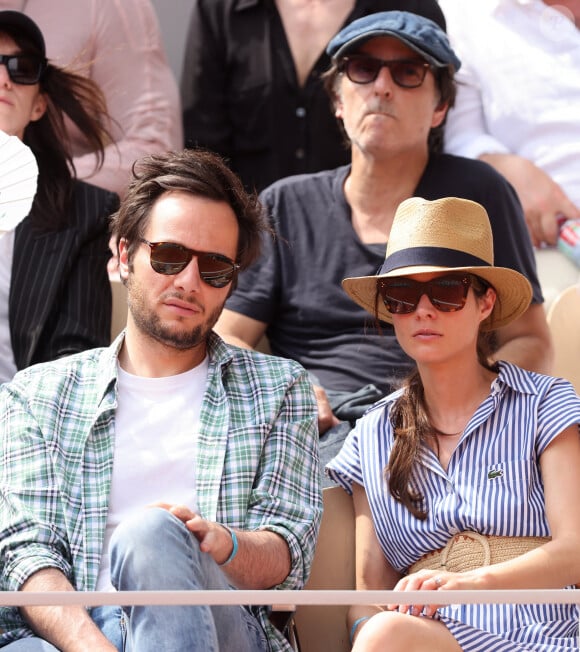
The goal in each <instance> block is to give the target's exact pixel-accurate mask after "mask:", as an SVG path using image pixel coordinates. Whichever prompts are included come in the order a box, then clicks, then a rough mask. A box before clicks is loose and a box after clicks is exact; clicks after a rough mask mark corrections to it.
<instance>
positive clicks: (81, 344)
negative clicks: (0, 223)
mask: <svg viewBox="0 0 580 652" xmlns="http://www.w3.org/2000/svg"><path fill="white" fill-rule="evenodd" d="M117 205H118V197H117V195H115V194H114V193H111V192H109V191H107V190H103V189H101V188H97V187H96V186H92V185H90V184H87V183H84V182H82V181H77V182H75V190H74V194H73V199H72V202H71V209H70V214H69V216H68V227H67V228H65V229H60V230H58V231H40V230H37V229H34V228H33V227H32V224H31V219H30V217H27V218H26V219H24V221H23V222H21V223H20V225H19V226H18V227H17V228H16V232H15V237H14V257H13V261H12V278H11V282H10V298H9V321H10V335H11V340H12V350H13V352H14V359H15V361H16V366H17V367H18V369H23V368H25V367H28V366H30V365H31V364H35V363H37V362H45V361H48V360H54V359H55V358H60V357H62V356H64V355H68V354H69V353H76V352H78V351H82V350H84V349H89V348H93V347H96V346H104V345H106V344H108V343H109V342H110V329H111V290H110V285H109V280H108V276H107V270H106V263H107V259H108V257H109V253H108V239H109V235H108V217H109V215H110V214H111V213H112V212H113V211H114V210H116V208H117Z"/></svg>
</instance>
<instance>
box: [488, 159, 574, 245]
mask: <svg viewBox="0 0 580 652" xmlns="http://www.w3.org/2000/svg"><path fill="white" fill-rule="evenodd" d="M479 158H480V159H481V160H482V161H485V162H486V163H489V165H491V166H492V167H494V168H495V169H496V170H497V171H498V172H499V173H500V174H502V175H503V176H504V177H505V178H506V179H507V180H508V181H509V182H510V183H511V184H512V186H513V187H514V188H515V190H516V192H517V194H518V197H519V199H520V202H521V203H522V207H523V209H524V215H525V218H526V224H527V225H528V230H529V232H530V236H531V238H532V242H533V243H534V245H536V246H538V245H540V244H542V243H544V242H545V243H547V244H551V245H554V244H556V241H557V238H558V218H560V217H565V218H568V219H576V218H580V207H578V206H575V205H574V204H573V203H572V201H571V200H570V199H569V198H568V196H567V195H566V193H565V192H564V191H563V190H562V188H561V187H560V186H559V185H558V184H557V183H556V182H555V181H554V180H553V179H552V177H550V176H549V175H548V174H547V173H546V172H544V171H543V170H542V169H540V168H539V167H537V166H536V165H534V163H532V161H529V160H528V159H526V158H523V157H521V156H517V155H516V154H507V153H484V154H481V155H480V156H479Z"/></svg>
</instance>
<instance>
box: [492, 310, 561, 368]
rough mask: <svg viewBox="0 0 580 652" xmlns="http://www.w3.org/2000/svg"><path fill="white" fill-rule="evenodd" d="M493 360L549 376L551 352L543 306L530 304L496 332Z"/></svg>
mask: <svg viewBox="0 0 580 652" xmlns="http://www.w3.org/2000/svg"><path fill="white" fill-rule="evenodd" d="M496 334H497V350H496V351H495V352H494V354H493V358H494V359H495V360H506V361H508V362H512V363H514V364H517V365H518V366H520V367H523V368H524V369H528V370H530V371H535V372H538V373H545V374H550V373H551V372H552V365H553V362H554V349H553V346H552V338H551V336H550V331H549V328H548V324H547V322H546V314H545V310H544V306H543V305H541V304H533V305H531V306H530V308H528V310H527V311H526V312H525V313H524V314H523V315H522V316H521V317H519V318H518V319H516V320H515V321H514V322H512V323H511V324H509V325H508V326H505V327H504V328H500V329H499V330H498V331H497V332H496Z"/></svg>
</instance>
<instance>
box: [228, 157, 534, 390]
mask: <svg viewBox="0 0 580 652" xmlns="http://www.w3.org/2000/svg"><path fill="white" fill-rule="evenodd" d="M349 170H350V168H349V166H345V167H341V168H338V169H335V170H329V171H325V172H320V173H317V174H312V175H301V176H296V177H290V178H287V179H282V180H280V181H278V182H276V183H275V184H273V185H272V186H270V187H269V188H267V189H266V190H265V191H264V192H263V193H262V196H261V198H262V201H263V202H264V204H265V207H266V209H267V211H268V213H269V214H270V215H271V216H272V220H273V225H274V228H275V230H276V233H277V234H278V237H277V239H276V241H274V242H273V241H272V240H270V239H268V241H267V242H266V243H265V250H264V254H263V256H262V257H261V259H260V260H259V261H258V262H257V263H256V264H255V265H254V266H253V267H251V268H250V269H248V270H246V271H244V272H243V273H242V274H240V278H239V283H238V288H237V290H236V291H235V293H234V294H233V295H232V296H231V297H230V299H229V300H228V302H227V304H226V307H227V308H229V309H230V310H233V311H235V312H239V313H241V314H244V315H246V316H248V317H251V318H253V319H257V320H259V321H262V322H265V323H267V324H268V329H267V335H268V338H269V340H270V345H271V348H272V352H273V353H274V354H276V355H280V356H283V357H287V358H292V359H294V360H297V361H298V362H300V363H301V364H302V365H303V366H304V367H305V368H306V369H308V370H309V371H311V372H312V373H314V374H315V375H316V376H317V377H318V379H319V380H320V382H321V384H322V386H323V387H325V388H326V389H327V390H336V391H345V392H355V391H357V390H358V389H360V388H361V387H363V386H364V385H367V384H375V385H377V386H378V387H379V388H380V389H381V390H382V391H384V392H385V393H386V392H388V391H390V390H391V389H392V388H393V387H394V386H395V385H396V384H397V383H398V382H399V381H400V379H402V378H403V377H405V376H406V375H407V373H408V372H409V370H410V369H411V368H412V364H413V363H412V361H411V360H410V358H408V357H407V356H406V354H405V353H404V352H403V351H402V349H401V348H400V346H399V344H398V342H397V341H396V339H395V335H394V331H393V328H392V326H390V325H389V324H383V325H381V328H380V330H379V329H377V328H376V326H375V324H374V319H373V317H372V316H371V315H370V314H369V313H367V312H366V311H365V310H363V309H362V308H360V307H359V306H358V305H356V304H355V303H354V302H353V301H352V300H351V299H350V298H349V297H348V296H347V294H346V293H345V292H344V290H343V289H342V286H341V281H342V279H343V278H345V277H346V276H365V275H371V274H375V273H376V272H377V270H378V269H379V267H380V266H381V264H382V262H383V260H384V257H385V248H386V243H380V244H376V245H367V244H363V243H362V242H361V241H360V240H359V238H358V236H357V234H356V233H355V231H354V229H353V227H352V224H351V211H350V206H349V205H348V204H347V202H346V199H345V196H344V192H343V185H344V181H345V179H346V177H347V175H348V173H349ZM415 195H416V196H418V197H424V198H425V199H431V200H432V199H438V198H441V197H449V196H453V197H462V198H465V199H471V200H473V201H477V202H479V203H480V204H482V205H483V206H484V207H485V208H486V210H487V212H488V214H489V217H490V221H491V225H492V230H493V236H494V248H495V263H496V265H498V266H502V267H511V268H513V269H516V270H518V271H520V272H521V273H523V274H524V275H525V276H526V277H527V278H528V279H529V280H530V282H531V283H532V286H533V289H534V301H535V302H541V301H542V300H543V298H542V294H541V290H540V286H539V283H538V279H537V275H536V267H535V260H534V254H533V249H532V245H531V242H530V238H529V235H528V231H527V228H526V225H525V222H524V217H523V213H522V209H521V206H520V204H519V201H518V199H517V197H516V194H515V192H514V190H513V188H512V187H511V186H510V185H509V184H508V183H507V182H506V181H505V180H504V178H503V177H501V176H500V175H499V174H497V173H496V172H495V171H494V170H493V169H492V168H491V167H490V166H488V165H487V164H485V163H482V162H480V161H473V160H470V159H464V158H460V157H456V156H450V155H440V156H433V157H432V158H431V160H430V161H429V163H428V165H427V168H426V169H425V172H424V174H423V177H422V179H421V181H420V182H419V185H418V187H417V189H416V192H415Z"/></svg>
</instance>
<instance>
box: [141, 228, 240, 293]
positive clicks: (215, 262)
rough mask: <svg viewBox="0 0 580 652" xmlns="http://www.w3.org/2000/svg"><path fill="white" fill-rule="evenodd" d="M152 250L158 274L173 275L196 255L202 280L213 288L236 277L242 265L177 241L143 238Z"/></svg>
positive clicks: (152, 260) (152, 264) (153, 264)
mask: <svg viewBox="0 0 580 652" xmlns="http://www.w3.org/2000/svg"><path fill="white" fill-rule="evenodd" d="M141 242H142V243H143V244H146V245H147V246H148V247H149V248H150V250H151V254H150V259H149V262H150V263H151V267H152V268H153V269H154V270H155V271H156V272H157V273H158V274H165V275H166V276H173V275H174V274H179V272H182V271H183V270H184V269H185V268H186V267H187V266H188V265H189V263H190V262H191V259H192V258H193V257H194V256H195V257H196V258H197V266H198V268H199V275H200V276H201V280H202V281H204V283H207V284H208V285H211V287H212V288H223V287H225V286H226V285H227V284H228V283H231V281H232V280H233V279H234V278H235V276H236V274H237V271H238V269H239V268H240V266H239V265H238V264H237V263H235V262H234V261H233V260H231V259H230V258H228V257H227V256H224V255H222V254H212V253H208V252H207V251H195V250H194V249H188V248H187V247H184V246H183V245H180V244H176V243H175V242H149V241H148V240H145V239H143V238H141Z"/></svg>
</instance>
